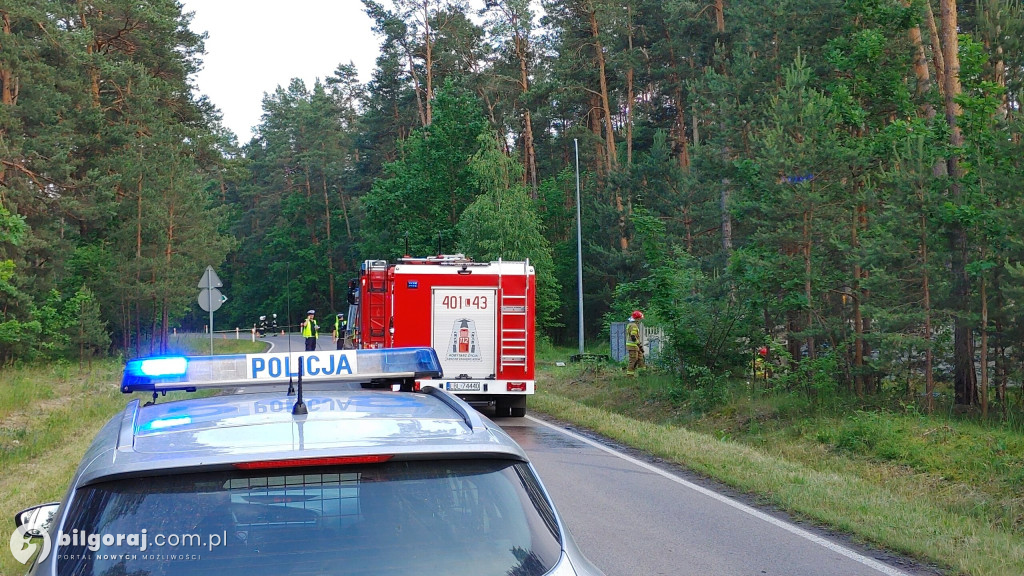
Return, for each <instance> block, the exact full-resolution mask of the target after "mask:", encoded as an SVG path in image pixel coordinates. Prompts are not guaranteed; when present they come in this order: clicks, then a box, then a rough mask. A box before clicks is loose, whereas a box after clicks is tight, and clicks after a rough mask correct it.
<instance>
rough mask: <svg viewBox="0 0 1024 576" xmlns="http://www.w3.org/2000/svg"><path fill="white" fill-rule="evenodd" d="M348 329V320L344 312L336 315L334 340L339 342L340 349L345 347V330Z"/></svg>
mask: <svg viewBox="0 0 1024 576" xmlns="http://www.w3.org/2000/svg"><path fill="white" fill-rule="evenodd" d="M347 331H348V322H346V321H345V315H344V314H338V315H337V316H335V317H334V341H335V342H336V343H337V344H338V350H341V349H343V348H344V347H345V332H347Z"/></svg>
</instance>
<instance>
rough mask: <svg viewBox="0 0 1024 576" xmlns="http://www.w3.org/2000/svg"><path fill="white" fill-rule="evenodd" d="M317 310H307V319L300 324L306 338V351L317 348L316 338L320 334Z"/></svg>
mask: <svg viewBox="0 0 1024 576" xmlns="http://www.w3.org/2000/svg"><path fill="white" fill-rule="evenodd" d="M315 316H316V310H309V311H307V312H306V319H305V320H303V321H302V324H299V328H301V329H302V336H303V337H304V338H305V339H306V351H307V352H312V351H315V350H316V339H317V337H319V336H320V325H319V324H317V323H316V318H315Z"/></svg>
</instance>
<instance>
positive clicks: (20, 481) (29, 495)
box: [0, 338, 266, 575]
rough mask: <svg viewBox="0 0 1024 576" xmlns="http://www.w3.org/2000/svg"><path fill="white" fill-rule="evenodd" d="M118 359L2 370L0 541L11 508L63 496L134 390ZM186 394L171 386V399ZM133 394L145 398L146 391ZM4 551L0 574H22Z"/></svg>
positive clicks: (240, 345) (227, 343)
mask: <svg viewBox="0 0 1024 576" xmlns="http://www.w3.org/2000/svg"><path fill="white" fill-rule="evenodd" d="M177 345H178V346H180V349H181V350H183V351H186V350H187V351H189V352H188V353H192V354H197V353H198V354H208V353H209V340H205V341H204V340H202V339H201V338H200V339H197V338H191V339H190V338H180V340H179V341H178V343H177ZM265 347H266V345H265V343H263V342H255V343H254V342H251V341H248V340H231V339H228V340H223V341H221V340H217V339H215V340H214V352H215V353H218V354H236V353H247V352H248V353H252V352H257V351H263V350H264V349H265ZM123 369H124V363H123V362H122V361H121V360H120V359H104V360H98V361H94V362H93V363H92V368H91V369H90V370H82V369H80V368H79V367H78V365H77V364H71V363H66V362H52V363H49V364H45V365H35V366H20V367H14V368H4V369H3V370H0V382H3V384H0V541H2V542H3V543H4V546H5V545H6V543H7V542H8V540H9V539H10V535H11V533H12V532H13V531H14V515H15V514H16V513H17V512H19V511H20V510H23V509H25V508H28V507H29V506H33V505H35V504H42V503H45V502H52V501H57V500H60V499H61V498H62V497H63V496H64V492H65V491H66V490H67V487H68V483H69V482H70V480H71V476H72V474H74V471H75V469H76V468H77V467H78V463H79V461H80V460H81V458H82V454H84V453H85V450H86V449H87V448H88V447H89V444H90V443H91V442H92V439H93V437H94V436H95V435H96V433H97V432H98V431H99V429H100V428H102V427H103V425H104V424H106V422H107V421H108V420H109V419H110V418H111V417H113V416H114V415H115V414H117V413H118V412H120V411H121V410H123V409H124V406H125V404H127V403H128V402H129V401H130V400H131V397H129V396H127V395H125V394H122V393H121V391H120V389H119V385H120V382H121V372H122V370H123ZM184 395H185V394H184V393H170V394H168V395H167V398H166V400H163V399H162V400H161V401H169V400H173V399H175V398H178V397H183V396H184ZM135 397H138V398H142V399H148V398H146V395H143V394H137V395H135ZM25 570H26V567H25V566H24V565H22V564H19V563H18V561H17V560H15V559H14V557H13V556H12V555H11V554H10V553H9V552H7V551H6V550H5V551H3V552H0V575H5V574H20V573H24V572H25Z"/></svg>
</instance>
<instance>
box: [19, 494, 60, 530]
mask: <svg viewBox="0 0 1024 576" xmlns="http://www.w3.org/2000/svg"><path fill="white" fill-rule="evenodd" d="M58 508H60V502H50V503H49V504H39V505H38V506H33V507H31V508H26V509H25V510H22V511H21V512H18V513H17V514H15V515H14V526H15V527H16V528H21V527H22V526H24V527H25V530H24V532H23V534H25V535H26V536H29V537H31V538H42V537H43V534H45V533H46V532H49V531H50V525H51V522H53V517H54V515H56V514H57V509H58Z"/></svg>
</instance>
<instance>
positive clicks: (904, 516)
mask: <svg viewBox="0 0 1024 576" xmlns="http://www.w3.org/2000/svg"><path fill="white" fill-rule="evenodd" d="M564 354H565V353H563V358H564V357H565V355H564ZM545 364H547V365H545V366H541V367H540V370H539V371H538V372H539V373H538V393H537V395H536V396H535V398H533V399H531V400H530V402H531V409H536V410H538V411H541V412H545V413H547V414H550V415H552V416H554V417H556V418H560V419H563V420H567V421H570V422H574V423H576V424H578V425H580V426H583V427H585V428H588V429H591V430H593V431H595V432H598V433H600V434H603V435H605V436H607V437H609V438H612V439H614V440H616V441H618V442H622V443H623V444H626V445H629V446H633V447H635V448H638V449H640V450H643V451H645V452H648V453H651V454H654V455H656V456H659V457H661V458H664V459H666V460H667V461H669V462H673V463H676V464H679V465H682V466H684V467H686V468H687V469H690V470H693V471H694V472H697V473H700V474H702V475H706V476H708V477H710V478H714V479H716V480H719V481H721V482H723V483H725V484H727V485H729V486H732V487H733V488H736V489H738V490H740V491H743V492H746V493H748V494H751V495H752V496H754V497H755V498H756V499H758V500H759V501H762V502H764V503H766V504H771V505H773V506H777V507H779V508H780V509H783V510H786V511H788V512H789V513H791V514H793V515H795V516H797V517H799V518H802V519H806V520H809V521H811V522H814V523H816V524H819V525H824V526H828V527H831V528H833V529H835V530H839V531H842V532H844V533H847V534H849V535H851V536H852V537H853V538H855V539H857V540H860V541H862V542H865V543H868V544H871V545H874V546H878V547H882V548H886V549H889V550H891V551H893V552H897V553H901V554H905V555H908V556H911V557H914V558H916V559H918V560H920V561H922V562H925V563H928V564H934V565H938V566H941V567H943V568H944V569H946V570H949V571H951V573H956V574H972V575H975V576H990V575H991V576H1004V575H1005V576H1020V575H1021V574H1024V493H1022V492H1021V486H1022V484H1024V478H1022V475H1024V436H1022V435H1021V434H1019V433H1016V432H1012V431H1008V430H1004V429H1001V428H992V427H986V426H981V425H978V424H973V423H970V422H963V421H957V420H952V419H948V418H944V417H934V416H923V415H920V414H914V413H890V412H884V411H881V412H868V411H860V412H855V413H853V414H851V415H845V416H843V415H836V414H838V413H837V412H835V411H830V410H821V411H817V412H816V411H815V410H813V409H812V408H811V407H808V406H807V405H805V404H803V405H802V404H801V403H800V402H794V400H793V399H792V397H789V396H786V397H783V396H772V395H770V394H767V395H765V394H766V393H765V392H764V391H756V393H748V394H747V395H746V396H744V395H743V394H742V390H738V391H739V392H741V394H739V395H738V397H739V398H741V400H739V401H736V402H732V403H729V404H726V405H723V406H720V407H718V408H717V409H715V410H712V411H707V412H704V413H700V412H695V411H693V410H692V404H693V402H692V401H691V399H689V398H686V397H684V396H683V395H682V394H681V392H680V391H679V390H678V389H677V388H676V385H675V384H674V383H673V382H671V380H670V379H669V378H668V377H667V376H664V375H659V374H657V373H656V372H654V373H649V374H647V375H645V376H643V377H641V378H637V379H627V378H625V376H624V375H623V374H622V370H621V367H620V366H618V365H615V364H596V365H578V364H575V365H574V364H570V365H568V366H565V367H554V366H551V365H550V364H549V363H547V362H545ZM742 387H743V385H742V384H741V385H740V388H742Z"/></svg>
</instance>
